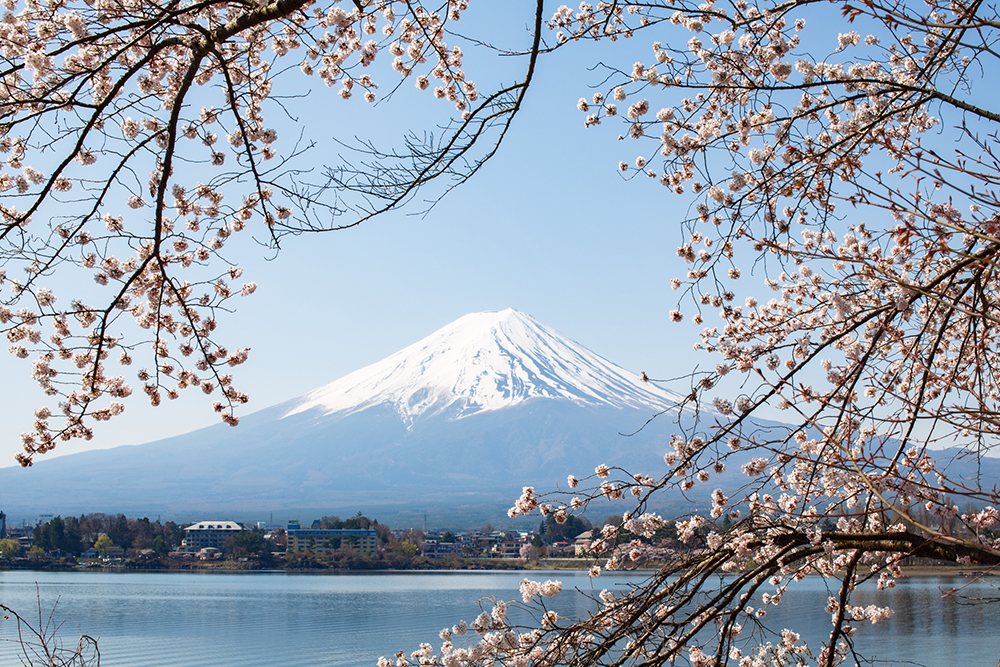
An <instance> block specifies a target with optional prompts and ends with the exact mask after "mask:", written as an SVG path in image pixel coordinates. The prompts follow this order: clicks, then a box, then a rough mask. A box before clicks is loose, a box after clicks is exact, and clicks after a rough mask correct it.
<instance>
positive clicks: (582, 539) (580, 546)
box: [573, 530, 594, 556]
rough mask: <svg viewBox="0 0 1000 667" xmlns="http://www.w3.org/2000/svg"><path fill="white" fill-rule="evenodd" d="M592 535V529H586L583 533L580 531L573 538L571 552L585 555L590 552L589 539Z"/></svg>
mask: <svg viewBox="0 0 1000 667" xmlns="http://www.w3.org/2000/svg"><path fill="white" fill-rule="evenodd" d="M593 535H594V531H592V530H588V531H587V532H585V533H580V534H579V535H577V536H576V539H575V540H573V553H574V554H575V555H577V556H586V555H587V554H588V553H590V540H591V538H592V537H593Z"/></svg>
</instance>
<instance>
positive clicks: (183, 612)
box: [0, 572, 1000, 667]
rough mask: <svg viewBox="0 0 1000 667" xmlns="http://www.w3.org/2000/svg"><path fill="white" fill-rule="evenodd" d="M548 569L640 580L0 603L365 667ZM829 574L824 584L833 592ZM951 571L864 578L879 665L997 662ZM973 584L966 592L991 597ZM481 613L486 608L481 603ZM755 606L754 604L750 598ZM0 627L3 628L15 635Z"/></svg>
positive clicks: (101, 590)
mask: <svg viewBox="0 0 1000 667" xmlns="http://www.w3.org/2000/svg"><path fill="white" fill-rule="evenodd" d="M525 577H530V578H532V579H546V578H558V579H560V580H562V582H563V588H564V591H565V592H564V593H563V594H562V595H559V596H557V597H556V598H554V599H552V600H551V601H550V602H551V606H552V607H553V608H555V609H556V611H557V612H558V613H559V614H560V615H561V616H564V617H565V616H571V617H579V616H583V615H586V614H587V612H588V610H590V609H592V608H593V603H592V601H591V600H589V599H588V598H587V596H586V595H582V594H579V593H576V592H574V591H573V589H574V588H579V589H581V590H583V591H585V592H587V593H588V594H589V595H596V594H597V593H599V592H600V590H601V589H602V588H622V587H625V586H627V585H628V584H630V583H635V582H637V581H638V580H639V578H638V577H637V576H636V575H631V576H629V575H615V576H608V575H605V576H602V577H600V578H599V579H597V580H591V579H590V578H589V577H588V576H587V575H586V574H585V573H575V572H563V573H537V572H532V573H524V572H498V573H494V572H457V573H456V572H448V573H365V574H338V575H289V574H285V573H271V574H260V573H255V574H239V575H234V574H219V573H209V574H203V573H197V574H191V573H184V574H160V573H143V574H135V573H123V574H116V573H98V572H86V573H83V572H70V573H47V572H0V602H2V603H3V604H7V605H9V606H12V607H14V608H16V609H22V610H26V609H32V608H36V606H37V600H36V593H35V591H36V588H35V586H36V582H37V585H38V591H39V593H40V595H41V598H42V601H43V605H44V608H45V610H46V611H47V610H48V609H49V608H50V607H51V605H52V604H53V603H54V602H55V601H56V600H57V599H58V601H59V602H58V607H57V609H56V614H55V616H56V618H57V619H58V620H60V621H62V622H63V623H64V627H63V633H64V634H65V635H66V636H67V638H69V635H70V634H71V633H74V632H86V633H88V634H92V635H95V636H99V637H100V641H101V652H102V665H105V666H106V667H196V666H197V667H201V666H202V665H205V664H214V665H219V666H221V667H229V666H232V667H236V666H237V665H238V666H240V667H244V666H245V667H256V666H258V665H259V666H261V667H263V666H264V665H273V664H288V665H294V664H310V665H326V666H330V667H372V665H373V664H374V661H375V660H376V659H377V658H378V656H380V655H391V654H393V653H395V652H396V651H397V650H400V649H404V650H406V651H407V652H409V651H410V650H413V649H415V648H416V647H417V645H418V644H419V643H420V642H422V641H431V642H435V641H437V640H436V637H437V633H438V631H439V630H440V629H441V628H442V627H445V626H450V625H452V624H454V623H455V622H457V621H458V620H460V619H463V620H466V621H471V620H472V619H473V618H474V617H475V616H476V615H477V614H478V613H479V612H480V600H481V599H484V598H489V597H496V598H500V599H516V598H518V597H519V594H518V584H519V582H520V581H521V579H523V578H525ZM828 583H829V584H831V585H832V586H833V587H834V590H831V589H830V588H829V587H828ZM966 583H967V581H966V580H964V579H957V578H954V579H952V578H923V579H917V578H913V579H903V580H901V581H900V582H899V583H898V585H897V586H896V588H895V589H893V590H890V591H879V590H877V589H876V588H875V587H874V586H870V587H865V588H863V589H862V590H859V591H858V592H857V595H856V598H855V604H859V605H869V604H875V605H878V606H886V605H891V606H893V607H894V608H895V610H896V615H895V616H894V617H893V618H892V619H890V620H889V621H884V622H881V623H879V624H877V625H874V626H872V625H871V624H869V623H868V622H867V621H866V622H862V623H860V624H857V625H859V629H858V632H857V634H856V635H855V641H856V645H857V648H858V650H859V652H860V653H862V654H864V655H866V656H868V657H876V658H878V659H879V660H878V664H903V663H904V662H907V661H910V662H915V663H918V664H924V665H928V666H936V665H985V666H986V667H994V665H995V664H996V659H997V655H1000V647H998V642H997V634H996V632H995V630H996V628H997V627H1000V604H987V605H962V604H958V603H957V602H958V598H956V597H954V596H952V597H943V593H944V592H946V591H948V590H950V589H952V588H954V587H957V586H961V585H964V584H966ZM835 586H836V582H825V581H824V580H822V579H820V578H811V579H808V580H806V581H804V582H801V583H800V584H799V585H797V587H795V589H794V590H789V592H788V593H786V594H785V596H784V597H783V599H782V602H781V604H780V605H778V606H776V607H768V615H767V617H766V619H765V621H766V624H767V626H768V627H770V628H772V629H774V630H776V631H780V630H781V629H782V628H785V627H787V628H791V629H794V630H796V631H797V632H799V633H800V634H801V635H802V638H803V639H804V640H806V641H809V642H810V643H811V644H816V645H818V643H819V642H821V641H822V640H823V639H825V638H826V637H828V636H829V631H830V615H829V614H827V613H826V612H824V611H823V607H824V606H825V604H826V599H827V597H828V596H830V595H835ZM996 593H997V591H996V590H995V589H994V588H992V587H991V586H989V585H987V584H983V583H975V584H972V585H971V586H969V587H968V588H967V589H965V590H964V591H962V594H963V595H965V596H968V597H975V596H989V595H996ZM484 606H485V608H486V609H487V610H488V609H489V608H490V606H491V605H489V604H486V605H484ZM758 606H759V604H758ZM11 630H12V628H11V625H10V624H9V623H6V624H4V623H0V637H6V638H9V637H10V636H11V634H10V633H11ZM13 649H14V646H13V645H11V644H9V643H0V664H4V665H6V664H16V662H14V658H13V656H14V653H13Z"/></svg>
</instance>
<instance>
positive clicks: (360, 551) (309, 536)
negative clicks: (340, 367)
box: [0, 512, 677, 570]
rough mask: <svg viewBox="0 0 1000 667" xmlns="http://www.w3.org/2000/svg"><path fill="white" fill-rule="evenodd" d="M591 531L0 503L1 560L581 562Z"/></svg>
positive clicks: (371, 565) (426, 564) (290, 565)
mask: <svg viewBox="0 0 1000 667" xmlns="http://www.w3.org/2000/svg"><path fill="white" fill-rule="evenodd" d="M615 518H617V517H609V522H613V521H614V519H615ZM619 521H620V519H619ZM593 532H594V530H593V527H592V526H591V524H590V522H589V521H587V520H586V519H585V518H580V517H569V519H568V520H566V521H564V522H563V523H558V522H556V521H555V520H554V519H553V518H552V517H551V516H550V517H549V518H548V519H547V520H545V521H542V523H541V525H540V526H539V529H538V530H534V531H514V530H494V529H493V527H492V526H484V527H483V528H482V529H478V530H467V531H462V530H455V531H451V530H445V531H440V530H432V529H414V528H409V529H405V530H394V529H391V528H389V527H387V526H384V525H381V524H379V523H378V522H377V521H375V520H373V519H369V518H368V517H365V516H362V515H360V514H359V515H358V516H354V517H351V518H348V519H345V520H341V519H339V518H338V517H331V516H324V517H322V518H321V519H316V520H312V521H310V522H308V523H307V522H305V521H300V520H290V521H288V522H287V523H286V524H285V525H282V526H274V525H271V524H269V523H268V522H265V521H261V522H257V523H254V524H241V523H238V522H236V521H232V520H228V519H209V520H203V521H198V522H194V523H190V524H178V523H176V522H173V521H166V522H163V523H161V522H160V521H159V519H157V520H156V521H150V520H149V519H148V518H140V519H131V518H127V517H125V516H124V515H106V514H89V515H83V516H81V517H66V518H63V517H61V516H47V515H42V516H40V517H39V518H38V520H37V521H35V522H33V523H32V522H27V521H25V522H22V525H7V523H6V516H5V515H4V514H3V512H0V569H34V568H38V569H62V568H65V569H68V568H93V567H98V568H102V567H112V568H116V567H117V568H128V569H139V570H141V569H151V570H158V569H164V568H176V569H192V568H198V567H205V568H210V569H219V568H223V569H224V568H231V569H322V568H335V569H426V568H433V569H509V568H513V567H524V566H525V564H526V563H540V562H542V561H546V562H550V563H553V564H559V563H560V562H562V566H563V567H570V568H573V567H575V568H585V567H587V566H588V564H589V561H590V560H592V559H593V558H594V556H595V554H594V553H593V551H592V550H591V542H592V537H593ZM644 546H645V549H644V550H643V560H647V559H649V558H650V557H653V556H654V555H659V556H662V555H668V554H669V552H670V551H671V550H673V548H675V547H676V546H677V541H676V539H674V538H672V537H670V536H669V535H668V534H667V533H666V531H665V532H664V535H663V536H662V537H661V539H658V540H657V541H656V546H655V547H654V546H653V545H652V544H646V545H644ZM571 559H577V561H576V563H575V564H574V563H573V562H572V560H571ZM633 560H639V559H637V558H634V557H633ZM565 561H571V562H569V563H566V562H565Z"/></svg>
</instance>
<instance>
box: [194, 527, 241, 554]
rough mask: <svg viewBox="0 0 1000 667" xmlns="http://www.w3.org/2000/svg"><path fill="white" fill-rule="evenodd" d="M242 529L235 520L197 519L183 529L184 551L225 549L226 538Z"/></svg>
mask: <svg viewBox="0 0 1000 667" xmlns="http://www.w3.org/2000/svg"><path fill="white" fill-rule="evenodd" d="M242 531H243V526H241V525H240V524H238V523H236V522H235V521H199V522H198V523H194V524H191V525H190V526H188V527H187V528H185V529H184V535H185V537H184V543H183V547H184V551H200V550H202V549H208V548H212V549H225V547H226V538H228V537H231V536H233V535H236V534H237V533H240V532H242Z"/></svg>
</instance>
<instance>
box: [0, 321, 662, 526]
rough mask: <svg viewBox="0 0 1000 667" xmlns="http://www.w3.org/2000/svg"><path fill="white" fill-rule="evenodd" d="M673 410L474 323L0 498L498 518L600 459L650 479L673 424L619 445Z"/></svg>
mask: <svg viewBox="0 0 1000 667" xmlns="http://www.w3.org/2000/svg"><path fill="white" fill-rule="evenodd" d="M680 398H681V397H680V396H679V395H677V394H674V393H672V392H669V391H666V390H664V389H661V388H660V387H657V386H656V385H653V384H651V383H647V382H642V381H641V378H640V377H639V376H638V375H637V374H635V373H631V372H629V371H626V370H624V369H622V368H621V367H619V366H617V365H615V364H613V363H611V362H610V361H608V360H606V359H604V358H603V357H600V356H598V355H597V354H594V353H593V352H591V351H590V350H588V349H587V348H585V347H583V346H582V345H580V344H578V343H575V342H573V341H571V340H569V339H568V338H566V337H565V336H563V335H561V334H559V333H557V332H556V331H553V330H552V329H550V328H548V327H546V326H544V325H542V324H540V323H539V322H537V321H536V320H534V319H533V318H531V317H530V316H528V315H525V314H524V313H521V312H518V311H515V310H511V309H508V310H504V311H500V312H484V313H474V314H470V315H466V316H464V317H462V318H460V319H458V320H456V321H455V322H452V323H451V324H449V325H447V326H445V327H444V328H442V329H440V330H439V331H436V332H435V333H433V334H431V335H430V336H428V337H427V338H424V339H423V340H421V341H419V342H417V343H414V344H413V345H410V346H409V347H406V348H404V349H402V350H400V351H399V352H397V353H395V354H393V355H391V356H389V357H387V358H385V359H384V360H382V361H380V362H377V363H375V364H372V365H370V366H367V367H365V368H362V369H360V370H357V371H355V372H353V373H350V374H349V375H347V376H345V377H342V378H340V379H339V380H336V381H335V382H332V383H330V384H328V385H326V386H323V387H320V388H318V389H315V390H313V391H311V392H309V393H307V394H305V395H303V396H300V397H298V398H294V399H292V400H290V401H287V402H285V403H281V404H279V405H275V406H272V407H270V408H266V409H264V410H261V411H258V412H255V413H252V414H250V415H246V416H244V417H243V418H242V420H241V424H240V426H239V427H237V428H230V427H228V426H224V425H222V424H219V425H217V426H212V427H209V428H205V429H200V430H197V431H193V432H191V433H188V434H185V435H181V436H177V437H173V438H169V439H166V440H160V441H156V442H151V443H147V444H143V445H136V446H127V447H118V448H115V449H107V450H96V451H90V452H84V453H81V454H74V455H70V456H65V457H61V458H57V459H52V460H49V461H40V462H38V463H37V464H36V465H35V466H34V468H32V469H31V470H30V471H24V470H21V469H15V468H7V469H0V489H2V495H3V498H2V502H3V503H4V505H5V510H6V511H7V512H8V513H9V514H11V515H12V516H16V515H18V514H19V513H22V512H23V513H25V516H34V515H37V514H38V513H40V512H44V513H51V514H59V513H62V514H69V513H80V512H97V511H103V512H124V513H127V514H142V513H145V514H166V515H168V516H171V515H172V516H180V515H184V514H186V513H190V512H201V513H204V512H209V511H211V512H216V513H222V512H224V513H228V514H227V515H236V514H237V513H244V512H246V513H254V514H256V515H257V516H259V515H260V513H262V512H266V511H276V512H284V511H290V510H294V509H315V510H316V511H320V510H329V511H338V512H344V511H347V510H351V511H353V510H355V509H357V510H361V511H364V512H366V513H368V514H369V515H370V516H377V517H379V519H380V520H383V517H385V516H387V515H388V516H392V515H397V514H398V515H399V516H403V515H405V514H406V513H407V512H413V513H418V512H422V511H425V510H426V509H427V508H444V507H447V508H450V510H449V511H450V513H451V514H454V513H456V512H457V513H458V514H462V512H463V511H464V510H463V509H462V508H467V509H468V511H467V512H466V514H468V515H469V517H470V519H469V520H474V519H472V518H471V517H472V515H475V514H482V512H479V511H478V510H475V509H474V508H480V509H482V508H487V507H488V508H490V509H489V510H488V511H487V512H485V514H489V515H490V516H493V517H496V518H499V517H501V516H503V515H502V514H498V512H499V511H500V510H502V509H505V508H506V507H508V506H510V504H511V501H512V499H513V498H514V497H516V495H517V494H518V492H519V491H520V488H521V486H524V485H534V486H536V487H537V488H539V489H554V488H555V487H556V486H557V485H558V484H560V483H563V484H564V483H565V479H566V475H567V474H569V473H573V474H576V475H578V476H584V475H587V474H589V473H590V472H591V471H592V470H593V469H594V467H595V466H596V465H597V464H599V463H609V464H611V463H615V464H619V465H623V466H632V467H635V468H636V469H638V470H642V471H644V472H648V473H655V472H657V471H658V470H659V469H660V468H662V466H663V463H662V458H661V457H662V454H663V452H664V451H665V448H666V443H667V441H668V439H669V435H670V430H671V429H669V428H667V427H668V426H669V424H668V422H669V421H672V420H664V422H663V425H662V426H661V425H659V423H658V422H656V423H655V428H646V429H642V430H640V432H639V433H637V434H635V435H632V436H623V435H621V433H622V432H633V431H636V430H637V429H639V427H641V426H642V425H643V424H644V423H645V422H646V421H647V420H648V419H649V418H650V417H652V416H653V415H655V414H658V413H661V412H664V411H671V410H673V411H676V406H677V403H678V402H679V400H680ZM674 418H676V412H675V414H674ZM442 511H443V510H442ZM435 513H437V511H436V510H435ZM485 514H484V516H485Z"/></svg>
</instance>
